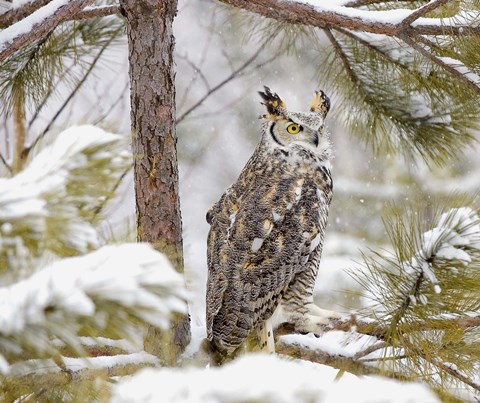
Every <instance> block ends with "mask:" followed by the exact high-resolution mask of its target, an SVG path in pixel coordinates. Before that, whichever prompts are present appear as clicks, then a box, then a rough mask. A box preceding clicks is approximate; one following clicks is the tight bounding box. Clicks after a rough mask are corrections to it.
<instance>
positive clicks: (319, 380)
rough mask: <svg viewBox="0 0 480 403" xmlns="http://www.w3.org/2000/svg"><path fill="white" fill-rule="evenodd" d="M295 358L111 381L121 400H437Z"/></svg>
mask: <svg viewBox="0 0 480 403" xmlns="http://www.w3.org/2000/svg"><path fill="white" fill-rule="evenodd" d="M337 375H338V371H337V370H334V369H333V368H329V367H326V366H323V365H316V364H312V363H307V362H306V361H300V360H296V361H294V360H287V359H282V358H279V357H276V356H273V355H270V356H267V355H263V354H251V355H245V356H242V357H240V358H239V359H237V360H235V361H233V362H231V363H229V364H226V365H224V366H222V367H216V368H207V369H201V368H187V369H185V368H182V369H170V368H163V369H144V370H141V371H140V372H138V373H137V374H135V375H134V376H132V377H130V378H128V379H123V380H121V381H120V382H119V383H118V384H116V385H115V386H113V388H112V389H113V390H112V392H113V393H112V400H111V402H112V403H121V402H129V403H130V402H133V403H134V402H142V403H144V402H157V401H168V402H187V401H188V402H189V403H200V402H207V401H208V402H223V403H229V402H240V401H242V402H245V401H248V402H253V401H258V402H265V403H270V402H272V403H273V402H275V403H290V402H291V403H299V402H300V403H301V402H317V403H321V402H347V401H351V400H352V391H355V402H358V403H363V402H365V403H366V402H372V401H393V400H392V396H395V402H397V403H402V402H405V403H406V402H409V401H421V402H424V403H433V402H439V399H438V398H437V397H436V396H435V395H434V394H433V393H432V392H431V391H429V390H428V388H427V387H426V386H424V385H420V384H417V383H403V382H398V381H394V380H388V379H385V378H380V377H362V378H358V377H356V376H354V375H351V374H344V375H343V376H342V377H340V378H339V379H338V381H337V382H334V380H335V378H336V376H337Z"/></svg>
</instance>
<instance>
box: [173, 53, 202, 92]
mask: <svg viewBox="0 0 480 403" xmlns="http://www.w3.org/2000/svg"><path fill="white" fill-rule="evenodd" d="M177 58H179V59H182V60H185V62H186V63H187V64H188V65H189V66H190V67H191V68H192V69H193V72H194V76H193V78H192V82H191V83H190V85H192V84H193V82H194V81H195V80H196V77H197V76H198V77H200V79H201V80H202V82H203V85H205V88H206V89H207V91H210V84H209V82H208V80H207V77H205V74H203V72H202V69H201V68H200V67H199V66H197V65H196V64H195V63H194V62H192V61H191V60H190V59H189V58H188V56H187V55H185V56H181V55H177Z"/></svg>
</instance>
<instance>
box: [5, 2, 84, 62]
mask: <svg viewBox="0 0 480 403" xmlns="http://www.w3.org/2000/svg"><path fill="white" fill-rule="evenodd" d="M92 2H93V0H71V1H69V2H67V3H65V2H61V3H59V4H61V5H60V6H59V7H58V8H57V9H56V10H55V11H54V12H53V13H52V14H51V15H50V16H49V17H47V18H45V19H44V20H42V21H39V22H36V23H34V24H33V26H32V29H31V30H30V31H28V32H26V33H20V34H12V32H15V31H14V30H15V29H16V28H15V27H14V26H12V27H9V28H7V29H5V30H3V31H2V32H1V33H0V37H2V40H3V42H2V41H1V40H0V62H3V61H4V60H5V59H7V58H8V57H10V56H11V55H13V54H14V53H15V52H17V51H18V50H20V49H22V48H24V47H25V46H28V45H31V44H32V43H34V42H35V41H38V40H39V39H41V38H43V37H44V36H46V35H48V34H49V33H50V32H52V31H53V30H54V29H55V28H56V27H57V26H58V25H59V24H60V23H61V22H63V21H65V20H68V19H70V18H72V17H73V16H74V15H75V14H76V13H78V12H79V11H81V10H82V9H83V8H84V7H85V6H88V5H89V4H90V3H92ZM29 18H31V19H32V22H33V21H36V20H35V18H36V17H35V16H34V15H30V16H28V17H26V18H25V19H24V20H23V21H27V20H28V19H29ZM10 36H11V38H10ZM7 38H9V39H8V40H7Z"/></svg>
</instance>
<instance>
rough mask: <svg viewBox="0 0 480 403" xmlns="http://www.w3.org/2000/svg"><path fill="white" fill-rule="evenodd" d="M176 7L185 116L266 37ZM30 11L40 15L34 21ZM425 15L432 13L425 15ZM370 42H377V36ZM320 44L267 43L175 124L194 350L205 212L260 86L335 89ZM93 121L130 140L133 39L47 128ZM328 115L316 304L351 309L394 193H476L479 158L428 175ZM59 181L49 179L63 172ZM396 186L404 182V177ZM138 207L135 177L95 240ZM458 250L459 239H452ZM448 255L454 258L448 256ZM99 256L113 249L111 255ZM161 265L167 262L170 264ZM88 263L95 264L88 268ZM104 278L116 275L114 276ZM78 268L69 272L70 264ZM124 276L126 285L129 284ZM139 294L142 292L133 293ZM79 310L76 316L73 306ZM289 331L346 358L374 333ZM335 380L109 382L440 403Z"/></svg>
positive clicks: (243, 136)
mask: <svg viewBox="0 0 480 403" xmlns="http://www.w3.org/2000/svg"><path fill="white" fill-rule="evenodd" d="M62 2H63V3H64V1H62V0H58V1H52V2H51V3H50V4H51V7H55V6H57V7H58V5H60V4H62ZM17 3H18V2H17ZM310 3H311V4H314V5H316V6H318V7H322V8H324V9H331V10H333V11H341V12H345V10H346V9H345V8H340V5H341V3H342V2H341V1H329V2H326V1H310ZM178 9H179V12H178V16H177V18H176V20H175V25H174V32H175V36H176V64H177V73H176V79H177V103H178V106H177V112H178V116H179V117H181V116H182V114H183V113H184V112H185V111H186V110H188V108H189V107H191V106H192V105H194V104H195V102H196V101H197V100H199V99H200V98H201V97H202V96H203V95H204V94H206V93H207V92H209V90H211V88H213V87H214V86H215V85H216V84H218V83H219V82H220V81H222V80H223V79H224V78H226V77H228V76H229V75H230V74H231V73H232V71H233V70H234V69H235V68H238V67H239V66H240V65H241V64H242V63H244V61H245V60H246V59H247V58H249V57H250V56H252V55H253V54H254V53H255V52H256V50H257V49H258V47H259V46H260V43H261V40H259V39H258V38H256V39H255V38H254V39H252V40H250V41H247V40H246V39H245V38H241V37H239V35H238V30H239V25H241V22H239V21H240V18H239V15H238V13H237V14H235V13H231V12H227V11H225V10H223V11H219V8H218V7H217V6H214V5H213V4H212V3H211V2H210V1H198V2H191V1H187V0H180V1H179V6H178ZM409 12H410V11H406V10H400V11H398V12H396V13H390V12H388V13H377V14H375V15H374V14H372V13H369V14H368V15H359V13H360V14H361V12H360V11H355V13H356V15H357V16H358V15H359V16H361V17H365V18H369V19H373V20H378V19H380V20H383V21H392V22H394V21H398V20H401V19H402V18H404V17H405V16H406V15H408V13H409ZM35 18H41V16H38V15H37V16H36V17H35ZM421 22H422V23H426V22H427V21H426V20H425V19H422V21H421ZM429 22H430V23H435V22H438V21H429ZM458 22H459V20H458V19H457V20H455V21H451V23H452V24H453V23H458ZM417 23H418V21H417ZM444 23H445V21H444ZM26 28H28V27H26V26H22V27H19V28H18V27H17V29H19V30H20V31H15V32H8V33H6V31H3V32H2V33H0V49H1V48H2V46H3V44H4V43H5V42H6V41H8V40H9V37H10V35H15V34H16V33H18V32H21V30H22V29H26ZM370 39H371V40H379V38H374V37H373V36H372V37H371V38H370ZM319 40H320V41H321V40H322V39H321V38H319ZM317 51H318V49H316V48H314V47H311V48H309V45H308V43H304V48H303V49H302V51H300V52H298V53H296V54H291V55H277V56H275V57H273V56H274V55H273V54H272V53H271V52H270V53H269V51H268V50H267V51H266V52H264V53H261V54H260V56H259V57H258V58H257V59H256V60H255V62H254V63H253V64H252V66H251V67H250V68H247V69H246V71H245V72H244V74H243V75H242V76H240V77H236V78H234V79H233V80H231V81H230V82H229V83H228V84H227V85H225V86H223V87H222V88H221V89H220V90H219V91H218V92H214V93H213V94H212V95H211V96H209V97H208V98H207V99H206V100H205V102H203V103H202V105H201V107H200V108H198V109H196V110H195V111H194V112H193V113H192V114H190V115H189V116H188V117H186V118H185V119H184V120H182V121H181V122H179V124H178V127H177V134H178V150H179V157H180V160H179V164H180V167H179V170H180V190H181V208H182V218H183V231H184V253H185V273H186V282H187V288H188V290H189V293H190V294H189V307H188V309H189V312H190V315H191V320H192V335H193V341H192V346H190V348H189V350H188V351H189V352H192V351H194V350H195V349H196V347H197V346H198V344H199V342H200V340H201V339H202V338H203V337H204V334H205V330H204V327H205V319H204V316H205V315H204V310H205V302H204V296H205V283H206V266H207V265H206V238H207V233H208V225H207V223H206V221H205V213H206V211H207V210H208V208H209V207H210V206H211V205H212V204H213V203H214V202H215V201H217V200H218V198H219V197H220V195H221V194H222V192H223V191H224V190H225V189H226V188H227V187H228V186H229V185H230V184H231V183H232V182H233V181H235V179H236V177H237V176H238V174H239V172H240V170H241V169H242V167H243V166H244V164H245V163H246V161H247V160H248V158H249V156H250V155H251V153H252V152H253V149H254V147H255V145H256V142H257V141H258V139H259V130H260V123H259V121H258V118H257V117H258V115H259V114H261V113H263V110H262V108H263V107H262V106H261V105H260V103H259V97H258V96H257V94H256V91H258V90H261V89H262V86H263V85H268V86H269V87H270V88H272V89H273V90H274V91H277V92H279V93H280V94H281V96H282V97H283V98H284V99H285V100H286V101H287V104H288V105H289V107H290V108H294V109H295V108H297V109H304V107H305V106H306V105H307V103H308V101H309V100H310V97H311V94H312V93H313V91H314V90H316V89H317V88H323V89H325V91H326V92H327V93H328V88H329V83H327V82H323V81H322V79H321V77H320V79H318V78H316V77H318V76H317V71H316V66H315V63H313V62H312V61H314V60H315V54H314V53H315V52H317ZM452 63H454V61H452ZM258 64H263V66H261V67H259V68H258V69H253V66H255V65H258ZM477 79H478V77H472V80H477ZM62 94H68V91H67V89H63V90H62V89H61V90H60V96H59V97H58V98H57V100H56V101H54V102H52V103H51V104H50V105H49V107H48V108H46V109H45V110H44V111H43V112H42V114H41V115H40V117H39V119H37V121H36V122H35V124H34V125H33V127H32V128H31V130H30V133H31V134H32V135H34V134H35V133H37V132H38V131H40V130H43V128H44V127H45V125H46V124H47V123H48V121H49V118H50V116H51V114H52V113H54V112H55V111H56V109H57V108H58V106H59V105H60V104H61V102H62ZM335 107H336V101H335V99H332V111H334V110H335ZM412 108H413V109H415V108H416V109H417V110H418V113H428V107H426V106H425V105H424V104H423V103H422V100H421V99H420V100H419V105H412ZM336 116H338V113H337V115H336ZM84 121H88V122H92V121H97V122H98V124H99V125H100V126H102V127H103V128H105V129H107V130H109V131H111V132H114V133H117V134H120V135H122V136H124V137H125V138H128V136H129V135H130V122H129V98H128V63H127V49H126V41H125V43H124V44H123V45H122V46H117V47H116V48H115V49H112V50H109V51H107V52H106V54H105V56H104V60H103V63H101V65H100V67H99V68H98V69H97V71H96V73H95V77H93V78H91V79H89V80H88V82H87V83H86V85H85V87H84V88H83V89H82V91H80V92H79V94H78V96H77V97H76V98H75V100H74V101H73V102H72V103H71V104H70V106H69V108H67V110H65V111H64V112H63V113H62V115H61V119H60V120H58V121H57V122H56V125H55V127H54V130H52V133H55V132H57V133H58V132H60V131H61V130H62V129H64V128H66V127H68V126H71V125H73V124H78V123H82V122H84ZM327 122H328V127H329V130H330V132H331V138H332V140H333V143H334V147H335V159H334V161H333V167H334V168H333V178H334V199H333V202H332V208H331V212H330V224H329V227H328V230H327V235H326V240H325V245H324V252H323V258H322V261H321V265H320V270H319V276H318V280H317V286H316V293H317V294H318V295H317V296H318V301H320V303H321V305H322V306H323V307H324V308H327V309H334V310H339V311H341V312H345V313H347V312H349V310H350V309H352V308H357V307H360V306H362V305H363V304H365V303H367V302H366V301H365V300H364V299H362V298H359V297H358V295H357V294H355V291H359V286H358V284H357V283H356V282H355V281H354V279H353V278H352V276H351V275H349V274H347V273H346V271H345V269H347V268H350V269H352V268H355V267H356V266H358V264H357V263H356V262H358V261H361V255H360V251H361V250H365V248H366V247H370V248H373V249H378V248H379V247H387V248H388V246H387V245H386V244H385V243H384V242H386V237H385V231H384V229H383V226H382V223H381V219H380V216H381V213H382V211H383V208H384V203H385V202H387V201H389V200H392V199H393V200H397V201H409V200H411V199H412V198H413V197H414V194H415V193H416V192H418V191H419V190H422V191H425V192H429V193H431V194H435V193H448V191H472V190H475V189H478V186H479V184H480V175H479V165H480V161H479V160H478V158H477V155H478V149H473V150H468V151H467V152H466V154H465V155H464V156H463V157H462V158H461V159H460V160H459V161H455V162H452V166H450V167H446V168H445V169H436V170H434V171H433V172H432V171H431V170H429V169H427V168H426V167H425V166H422V165H420V166H414V165H410V164H409V163H406V162H405V161H403V160H402V159H401V158H398V157H395V156H385V157H386V158H382V159H380V158H376V157H374V156H373V155H372V153H371V152H370V150H369V149H366V148H365V146H364V145H363V144H360V143H359V142H358V140H357V139H355V138H352V137H350V136H349V134H348V133H346V132H345V130H344V128H343V126H342V123H341V120H340V119H337V120H336V119H334V118H333V117H331V118H330V120H329V121H327ZM84 130H85V133H91V129H84ZM53 140H54V136H53V135H52V136H50V137H48V138H46V140H45V144H48V143H50V142H52V141H53ZM8 149H9V144H7V143H6V142H2V143H0V150H1V151H2V154H3V155H6V156H7V157H8V156H9V152H8ZM452 172H455V174H452ZM51 178H54V175H53V176H51ZM52 180H53V179H52ZM399 183H403V185H398V184H399ZM0 185H1V183H0ZM30 191H32V189H30ZM134 215H135V212H134V195H133V179H132V175H131V174H129V175H127V177H126V178H125V180H124V182H123V184H122V186H121V188H120V192H119V195H118V197H117V198H116V200H115V202H114V203H112V204H111V205H110V206H109V208H108V214H107V217H106V219H105V220H104V222H102V223H101V225H100V226H99V228H97V230H98V231H99V234H100V238H99V240H98V239H95V242H100V243H102V242H106V241H108V240H109V239H110V238H114V239H115V240H119V239H120V240H121V239H122V238H124V239H131V238H132V237H131V234H129V231H130V230H131V228H132V227H133V223H134ZM89 236H91V234H90V235H89ZM429 236H430V237H431V239H434V236H435V235H434V234H433V233H432V234H430V235H429ZM92 242H93V241H92ZM452 247H453V248H454V247H455V245H454V244H453V243H452ZM129 248H130V249H129V250H128V251H125V252H124V253H127V254H128V253H131V254H132V255H131V256H136V257H140V256H143V257H142V259H147V258H146V256H150V255H148V253H150V252H148V253H147V255H145V250H141V251H139V252H134V251H133V249H132V248H134V247H133V246H129ZM444 252H445V253H446V254H448V253H449V252H452V250H451V249H450V250H445V251H444ZM97 253H100V251H99V252H97ZM102 253H106V252H105V250H104V252H102ZM122 253H123V252H122ZM133 253H135V254H133ZM458 253H459V252H458ZM121 256H123V255H121ZM91 258H92V259H93V257H91ZM80 259H82V258H79V260H78V261H77V263H80ZM152 259H153V257H152ZM158 259H161V257H160V258H158ZM130 260H131V259H130ZM118 262H121V259H120V260H119V259H118V256H117V265H119V266H122V270H123V268H126V267H127V264H126V262H125V261H124V262H122V263H118ZM156 264H157V263H156ZM158 264H162V265H166V263H165V262H163V263H158ZM54 266H55V264H54ZM141 266H142V262H141V261H137V263H136V266H130V267H136V268H139V267H140V268H141ZM90 267H92V270H93V266H90ZM108 267H109V268H108V270H107V271H106V272H105V273H103V274H102V275H103V276H106V277H105V278H104V282H105V283H107V282H108V281H109V280H108V279H113V278H114V273H110V271H109V270H111V267H113V266H108ZM152 267H153V266H152ZM58 269H59V268H56V267H52V268H47V269H46V270H45V272H44V273H43V274H42V276H43V277H45V276H49V275H50V274H48V273H49V272H50V271H52V270H58ZM132 270H134V269H133V268H132ZM120 271H121V270H119V271H117V272H116V273H117V274H118V273H119V272H120ZM108 273H110V276H111V277H108V275H109V274H108ZM149 273H150V272H149ZM69 274H72V275H74V271H73V273H69ZM148 275H149V276H150V275H151V273H150V274H148ZM142 276H145V274H142ZM62 278H63V277H62ZM26 281H28V280H26ZM30 281H31V282H32V283H31V284H34V283H35V284H39V282H40V280H39V279H36V278H32V279H31V280H30ZM41 281H48V280H47V279H45V280H41ZM65 281H66V284H67V283H68V284H70V283H71V282H72V280H71V279H66V278H65ZM119 281H120V280H119ZM149 281H150V280H149ZM152 281H153V280H152ZM122 284H123V285H125V284H126V282H124V283H122ZM77 286H78V287H79V288H77V289H75V290H74V289H72V292H73V293H74V295H77V298H76V299H75V302H76V304H73V305H71V306H70V307H69V308H75V309H77V310H78V309H80V310H83V311H85V310H87V311H88V310H89V309H91V302H88V301H89V294H88V284H87V283H80V284H77ZM22 287H23V289H24V291H22V292H25V293H28V292H29V291H28V283H25V284H24V285H22ZM61 289H62V285H59V287H57V288H55V287H54V288H53V291H52V292H54V291H55V290H59V291H60V290H61ZM345 290H349V292H346V291H345ZM106 291H108V289H107V290H106ZM130 291H133V292H135V291H134V290H133V289H130V290H129V292H130ZM6 292H7V291H6V290H5V289H3V290H0V307H1V310H2V315H4V316H0V324H1V323H2V320H5V321H6V322H5V323H7V319H5V317H6V316H8V315H17V314H16V313H15V312H14V311H13V310H11V311H9V308H8V307H9V298H10V297H8V295H7V296H6V294H5V293H6ZM8 292H10V293H12V292H15V295H16V296H17V297H18V298H19V299H21V296H22V293H21V292H17V291H16V290H10V291H8ZM62 292H65V290H62ZM142 292H143V291H142V290H141V289H139V290H138V294H136V295H137V297H138V298H139V299H141V298H142V295H143V294H142ZM2 293H3V294H2ZM107 294H108V292H107ZM25 295H27V294H25ZM52 295H53V294H52ZM144 297H145V301H146V302H145V301H144V302H145V304H147V305H148V304H149V303H152V302H154V300H149V299H148V298H149V297H147V296H144ZM60 299H61V298H60ZM120 302H121V303H125V304H128V303H129V302H128V301H120ZM42 303H43V304H44V303H46V302H45V301H38V305H36V306H34V307H33V311H32V312H31V313H30V315H31V316H32V317H33V316H35V312H36V311H35V308H40V307H41V306H42ZM174 305H175V304H174ZM172 309H173V308H172ZM175 309H176V310H180V311H181V309H182V308H181V307H179V306H178V303H177V304H176V305H175ZM85 312H86V311H85ZM71 313H72V314H75V311H72V312H71ZM27 319H28V318H27ZM27 319H25V320H27ZM147 319H148V318H147ZM8 323H11V322H8ZM17 325H18V326H17V328H16V329H12V330H11V331H12V332H13V331H17V332H18V331H22V330H23V327H22V325H21V324H20V325H19V324H18V323H17ZM2 327H3V326H2ZM284 337H285V338H287V337H289V338H291V339H292V340H293V341H296V342H298V343H301V344H303V345H311V346H313V347H319V348H321V349H322V350H324V351H327V352H331V353H335V354H342V355H345V356H352V355H354V354H355V352H357V351H359V350H360V349H364V348H365V347H366V346H368V345H369V343H371V342H372V341H371V340H369V338H368V337H362V338H360V339H359V340H358V341H357V342H356V343H350V344H345V343H344V342H345V340H344V339H345V335H344V334H343V333H341V332H330V333H327V334H325V335H324V336H322V337H320V338H318V339H317V338H313V337H312V336H284ZM295 338H296V339H295ZM0 342H1V340H0ZM127 350H129V351H130V352H131V353H132V354H142V353H141V352H140V351H137V350H138V349H137V350H135V348H133V349H132V348H131V349H127ZM137 359H138V361H142V362H155V359H154V358H153V357H145V356H140V357H137V356H131V357H130V358H128V359H127V358H126V360H127V361H128V360H130V361H135V360H137ZM92 360H95V359H92ZM97 361H98V360H97ZM92 362H93V361H92ZM2 364H3V368H4V369H5V368H6V366H7V364H6V363H5V362H3V363H2V361H0V369H1V368H2ZM71 364H72V366H73V365H78V366H80V367H82V365H83V366H85V365H87V364H81V363H80V362H78V361H76V362H75V363H73V362H72V363H71ZM98 365H100V366H105V365H109V363H108V362H100V363H98ZM17 371H19V372H20V373H21V371H22V369H21V368H18V369H17ZM337 375H338V371H337V370H334V369H332V368H330V367H326V366H323V365H318V364H312V363H307V362H302V363H300V362H299V361H294V360H286V359H280V358H278V357H268V356H263V355H256V356H253V355H252V356H246V357H243V358H241V359H239V360H237V361H235V362H233V363H231V364H229V365H227V366H225V368H223V369H217V368H207V369H198V368H190V369H180V370H170V369H161V370H153V369H146V370H144V371H142V372H141V373H139V374H137V375H135V376H134V377H132V378H131V379H128V380H125V381H122V382H120V383H119V384H118V386H116V387H115V388H114V393H113V401H115V402H124V401H125V402H127V401H128V402H132V401H138V402H146V401H160V400H158V399H159V396H162V398H163V399H164V400H163V401H172V402H173V401H188V402H207V401H208V402H217V401H218V402H220V401H232V402H233V401H244V400H247V399H252V400H259V401H272V402H297V401H318V402H343V401H349V400H350V399H351V398H352V393H353V391H354V393H355V401H358V402H363V401H365V402H367V401H368V402H384V401H389V402H409V401H418V402H435V401H438V400H437V398H436V397H434V395H433V394H432V393H431V392H429V391H428V389H427V388H426V387H424V386H422V385H419V384H403V383H398V382H395V381H392V380H385V379H380V378H376V377H365V378H361V379H360V378H357V377H355V376H353V375H351V374H348V373H346V374H344V375H343V376H341V377H339V379H338V381H337V380H336V377H337ZM267 396H268V398H267ZM268 399H270V400H268Z"/></svg>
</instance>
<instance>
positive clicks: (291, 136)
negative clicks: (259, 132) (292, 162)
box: [270, 119, 321, 148]
mask: <svg viewBox="0 0 480 403" xmlns="http://www.w3.org/2000/svg"><path fill="white" fill-rule="evenodd" d="M270 134H271V136H272V139H273V140H274V141H275V142H276V143H277V144H279V145H281V146H283V147H288V146H289V145H291V144H293V143H296V144H304V145H305V146H308V147H309V148H310V147H313V148H316V147H317V146H318V143H319V136H321V133H320V132H319V131H318V130H315V129H314V128H311V127H310V126H307V125H306V124H304V123H303V122H302V121H301V120H300V119H296V120H293V119H277V120H275V121H273V122H271V123H270Z"/></svg>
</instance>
